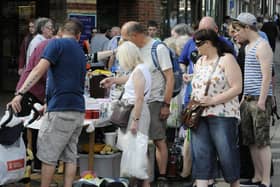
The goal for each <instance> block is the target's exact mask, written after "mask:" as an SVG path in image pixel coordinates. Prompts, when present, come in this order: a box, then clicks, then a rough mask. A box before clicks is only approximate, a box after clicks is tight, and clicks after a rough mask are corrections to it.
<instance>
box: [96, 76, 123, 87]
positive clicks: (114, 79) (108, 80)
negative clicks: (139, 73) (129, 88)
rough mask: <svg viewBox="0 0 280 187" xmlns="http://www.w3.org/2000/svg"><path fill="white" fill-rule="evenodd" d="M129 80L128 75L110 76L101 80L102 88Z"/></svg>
mask: <svg viewBox="0 0 280 187" xmlns="http://www.w3.org/2000/svg"><path fill="white" fill-rule="evenodd" d="M127 80H128V76H121V77H108V78H105V79H103V80H102V81H100V86H101V87H102V88H110V87H111V86H112V85H113V84H124V83H126V81H127Z"/></svg>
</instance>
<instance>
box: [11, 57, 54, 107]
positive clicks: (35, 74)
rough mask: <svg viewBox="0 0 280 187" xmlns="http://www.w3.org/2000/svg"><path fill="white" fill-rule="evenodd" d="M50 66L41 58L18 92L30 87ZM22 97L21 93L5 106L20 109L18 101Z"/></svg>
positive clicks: (23, 91) (25, 90)
mask: <svg viewBox="0 0 280 187" xmlns="http://www.w3.org/2000/svg"><path fill="white" fill-rule="evenodd" d="M49 66H50V62H49V61H48V60H46V59H41V60H40V61H39V63H38V65H37V66H35V67H34V69H33V70H32V71H31V72H30V74H29V75H28V77H27V78H26V80H25V81H24V83H23V85H22V87H21V88H20V89H19V90H18V93H21V94H24V93H26V92H27V91H28V90H30V88H31V87H32V86H33V85H35V84H36V83H37V82H38V81H39V80H40V78H41V77H42V76H43V75H44V74H45V73H46V72H47V70H48V68H49ZM21 99H22V95H17V96H15V97H14V98H13V100H12V101H11V102H10V103H8V104H7V107H9V106H12V108H13V110H14V111H15V112H20V111H21V105H20V101H21Z"/></svg>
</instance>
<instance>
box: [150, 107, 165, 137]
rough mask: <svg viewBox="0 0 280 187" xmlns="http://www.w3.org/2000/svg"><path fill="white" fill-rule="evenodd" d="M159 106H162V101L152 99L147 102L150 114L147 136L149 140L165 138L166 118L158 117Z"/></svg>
mask: <svg viewBox="0 0 280 187" xmlns="http://www.w3.org/2000/svg"><path fill="white" fill-rule="evenodd" d="M161 107H162V102H159V101H154V102H151V103H149V109H150V115H151V123H150V130H149V138H150V139H151V140H163V139H166V125H167V120H166V119H165V120H162V119H160V109H161Z"/></svg>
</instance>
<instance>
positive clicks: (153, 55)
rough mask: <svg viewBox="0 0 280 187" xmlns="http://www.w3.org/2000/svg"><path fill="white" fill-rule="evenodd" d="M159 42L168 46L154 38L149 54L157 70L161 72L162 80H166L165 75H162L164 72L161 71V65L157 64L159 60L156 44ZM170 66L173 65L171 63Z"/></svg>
mask: <svg viewBox="0 0 280 187" xmlns="http://www.w3.org/2000/svg"><path fill="white" fill-rule="evenodd" d="M159 44H162V45H164V46H165V47H166V48H168V47H167V46H166V44H165V43H163V42H161V41H158V40H155V41H154V43H153V45H152V50H151V55H152V60H153V63H154V65H155V67H156V69H157V70H158V71H160V73H161V75H162V77H163V79H164V81H165V82H166V77H165V75H164V73H163V71H162V69H161V67H160V65H159V61H158V55H157V46H158V45H159ZM168 50H169V49H168ZM169 56H170V55H169ZM171 60H172V59H170V61H171ZM172 66H173V65H172Z"/></svg>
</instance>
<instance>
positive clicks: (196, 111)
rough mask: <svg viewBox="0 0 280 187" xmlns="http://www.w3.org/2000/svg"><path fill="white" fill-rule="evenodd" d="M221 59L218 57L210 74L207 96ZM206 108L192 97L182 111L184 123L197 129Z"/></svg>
mask: <svg viewBox="0 0 280 187" xmlns="http://www.w3.org/2000/svg"><path fill="white" fill-rule="evenodd" d="M219 59H220V58H218V59H217V61H216V63H215V66H214V69H213V71H212V73H211V74H210V76H209V79H208V81H207V84H206V89H205V92H204V95H205V96H207V94H208V90H209V87H210V84H211V77H212V75H213V73H214V72H215V70H216V67H217V65H218V62H219ZM204 109H205V107H204V106H201V104H200V102H199V101H196V100H194V99H193V98H192V99H191V100H190V102H189V103H188V105H187V106H186V108H185V109H184V110H183V111H182V115H181V121H182V123H183V124H184V125H185V126H186V127H188V128H191V129H195V128H196V127H197V126H198V121H199V119H200V117H201V114H202V112H203V110H204Z"/></svg>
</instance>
